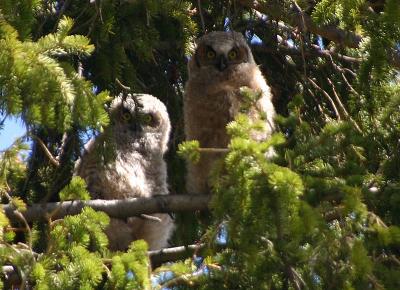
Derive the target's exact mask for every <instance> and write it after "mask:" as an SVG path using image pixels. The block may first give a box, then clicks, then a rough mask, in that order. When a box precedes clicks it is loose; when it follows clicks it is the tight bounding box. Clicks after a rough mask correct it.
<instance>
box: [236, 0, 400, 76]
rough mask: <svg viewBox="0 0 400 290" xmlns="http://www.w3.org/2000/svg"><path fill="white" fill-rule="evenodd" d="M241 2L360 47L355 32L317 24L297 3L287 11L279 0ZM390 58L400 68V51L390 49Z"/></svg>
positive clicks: (351, 46)
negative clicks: (301, 10) (302, 11)
mask: <svg viewBox="0 0 400 290" xmlns="http://www.w3.org/2000/svg"><path fill="white" fill-rule="evenodd" d="M239 3H240V4H241V5H242V6H244V7H247V8H250V9H255V10H257V11H259V12H261V13H263V14H265V15H268V16H270V17H271V18H272V19H274V20H285V21H288V23H289V24H290V25H292V26H296V27H298V28H299V29H300V30H302V31H303V30H305V31H309V32H311V33H313V34H316V35H320V36H321V37H323V38H326V39H329V40H331V41H333V42H335V43H336V44H338V45H341V46H345V47H350V48H358V47H359V45H360V43H361V41H362V37H361V36H360V35H358V34H356V33H354V32H351V31H347V30H343V29H340V28H338V27H336V26H333V25H317V24H316V23H314V21H313V20H312V18H311V16H310V15H308V14H306V13H303V14H302V13H301V12H300V11H299V10H298V9H296V5H292V9H289V11H287V9H286V8H285V7H283V5H282V3H281V1H278V0H271V1H254V0H240V1H239ZM388 59H389V62H390V64H391V65H393V66H394V67H395V68H397V69H400V53H399V52H398V51H395V50H394V49H390V50H389V52H388Z"/></svg>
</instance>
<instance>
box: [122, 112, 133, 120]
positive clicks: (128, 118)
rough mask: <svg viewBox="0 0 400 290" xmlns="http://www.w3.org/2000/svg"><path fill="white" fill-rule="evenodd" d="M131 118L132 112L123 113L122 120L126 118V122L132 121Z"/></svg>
mask: <svg viewBox="0 0 400 290" xmlns="http://www.w3.org/2000/svg"><path fill="white" fill-rule="evenodd" d="M131 118H132V115H131V113H129V112H124V113H122V120H124V121H125V122H128V121H130V120H131Z"/></svg>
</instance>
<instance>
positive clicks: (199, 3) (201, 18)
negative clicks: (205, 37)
mask: <svg viewBox="0 0 400 290" xmlns="http://www.w3.org/2000/svg"><path fill="white" fill-rule="evenodd" d="M197 6H198V7H199V15H200V21H201V28H202V30H203V33H205V32H206V26H205V22H204V16H203V9H202V8H201V0H197Z"/></svg>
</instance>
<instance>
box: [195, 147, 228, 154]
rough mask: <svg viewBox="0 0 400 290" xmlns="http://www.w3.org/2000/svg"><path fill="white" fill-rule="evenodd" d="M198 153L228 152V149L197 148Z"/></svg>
mask: <svg viewBox="0 0 400 290" xmlns="http://www.w3.org/2000/svg"><path fill="white" fill-rule="evenodd" d="M198 150H199V152H200V153H225V154H226V153H228V152H229V149H228V148H204V147H201V148H198Z"/></svg>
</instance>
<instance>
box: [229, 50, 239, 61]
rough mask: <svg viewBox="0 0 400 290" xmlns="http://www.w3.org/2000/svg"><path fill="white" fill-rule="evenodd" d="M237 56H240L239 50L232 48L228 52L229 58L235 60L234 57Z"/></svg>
mask: <svg viewBox="0 0 400 290" xmlns="http://www.w3.org/2000/svg"><path fill="white" fill-rule="evenodd" d="M237 56H238V54H237V52H236V51H235V50H231V51H230V52H229V53H228V58H229V60H234V59H236V58H237Z"/></svg>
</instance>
